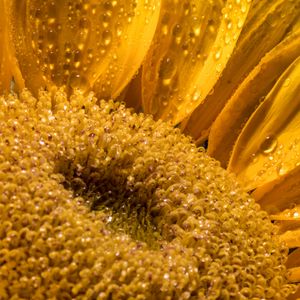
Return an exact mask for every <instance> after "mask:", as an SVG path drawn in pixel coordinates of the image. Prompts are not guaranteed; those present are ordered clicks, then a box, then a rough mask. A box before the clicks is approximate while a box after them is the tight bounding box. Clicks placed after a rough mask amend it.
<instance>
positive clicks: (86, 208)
mask: <svg viewBox="0 0 300 300" xmlns="http://www.w3.org/2000/svg"><path fill="white" fill-rule="evenodd" d="M0 107H1V109H0V192H1V198H0V199H1V200H0V218H1V223H0V282H1V285H0V286H1V288H0V298H1V299H153V300H154V299H155V300H156V299H170V300H171V299H278V300H279V299H283V298H284V297H286V296H287V295H288V294H289V293H290V291H291V290H292V287H291V286H289V285H288V284H287V283H286V278H285V267H284V262H285V258H286V249H285V248H284V247H283V246H282V245H281V244H280V243H279V242H278V241H277V239H276V237H275V236H274V234H275V230H274V226H273V225H272V224H271V223H270V221H269V220H268V218H267V214H266V213H264V212H262V211H260V209H259V206H258V205H257V204H255V202H254V200H253V199H252V198H250V197H249V195H248V194H247V193H245V192H244V191H243V190H242V189H241V188H240V187H239V185H238V184H237V182H236V180H235V178H234V177H233V176H232V175H230V174H228V173H227V172H226V171H224V170H223V169H222V168H220V167H219V164H218V163H217V162H216V161H215V160H213V159H211V158H209V157H208V156H207V155H206V154H205V153H204V151H203V149H198V148H197V147H196V146H195V145H194V144H193V143H191V141H190V139H189V138H188V137H185V136H183V135H182V134H180V133H179V131H178V130H177V129H174V128H172V127H171V126H168V125H167V124H165V123H163V122H162V121H158V122H154V121H153V120H152V118H151V117H150V116H145V115H143V114H139V115H137V114H133V113H131V112H130V111H129V110H128V109H126V108H125V107H124V105H122V104H118V103H113V102H105V101H98V100H97V99H96V98H94V97H93V95H92V94H90V95H88V96H85V97H84V96H83V95H81V94H75V95H73V96H71V97H70V99H67V97H66V95H65V93H64V92H63V91H58V92H57V93H56V94H55V95H53V96H51V95H50V94H49V93H47V92H40V95H39V98H38V99H36V98H34V97H33V96H32V95H31V94H30V93H29V92H27V91H23V92H22V93H21V94H20V96H19V98H17V97H16V96H14V95H10V96H8V97H1V98H0Z"/></svg>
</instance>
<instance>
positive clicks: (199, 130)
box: [184, 0, 300, 141]
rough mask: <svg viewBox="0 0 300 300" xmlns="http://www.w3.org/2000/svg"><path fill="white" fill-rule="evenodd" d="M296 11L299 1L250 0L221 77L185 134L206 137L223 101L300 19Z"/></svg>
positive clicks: (195, 112) (195, 137) (199, 138)
mask: <svg viewBox="0 0 300 300" xmlns="http://www.w3.org/2000/svg"><path fill="white" fill-rule="evenodd" d="M299 11H300V2H299V1H286V0H274V1H269V0H255V1H254V2H253V5H252V7H251V9H250V12H249V17H248V18H247V20H246V23H245V26H244V28H243V31H242V33H241V36H240V38H239V40H238V43H237V45H236V49H235V51H234V52H233V54H232V56H231V58H230V59H229V61H228V63H227V66H226V68H225V69H224V71H223V73H222V77H221V78H220V80H219V81H218V82H217V84H216V85H215V86H214V89H213V90H212V91H211V94H210V95H208V96H207V97H206V99H205V100H204V102H203V103H202V105H200V106H198V107H197V109H196V110H195V111H194V112H193V114H192V115H191V117H190V118H189V120H188V121H187V122H186V123H185V128H184V132H185V133H187V134H189V135H191V136H193V138H194V139H195V140H199V141H202V140H203V139H205V138H207V135H208V133H209V129H210V127H211V125H212V123H213V122H214V120H215V119H216V117H217V116H218V114H219V113H220V112H221V110H222V109H223V107H224V105H225V103H226V102H227V101H228V100H229V99H230V97H231V96H232V94H233V93H234V91H235V90H236V89H237V87H238V86H239V84H241V82H242V81H243V80H244V79H245V77H246V76H247V74H249V72H250V71H251V70H252V69H253V68H254V67H255V66H256V65H257V64H258V63H259V61H260V60H261V58H262V57H263V56H264V55H265V54H266V53H267V52H268V51H270V50H271V49H272V48H273V47H274V46H276V45H277V44H278V43H279V42H280V41H281V40H282V39H283V37H284V36H285V35H286V32H287V31H288V29H289V28H290V27H291V26H292V24H293V22H295V20H297V18H299ZM241 101H242V100H241ZM208 112H209V113H208Z"/></svg>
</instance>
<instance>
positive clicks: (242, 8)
mask: <svg viewBox="0 0 300 300" xmlns="http://www.w3.org/2000/svg"><path fill="white" fill-rule="evenodd" d="M249 6H250V3H249V1H247V0H242V1H232V0H229V1H195V0H194V1H189V2H187V1H175V0H165V1H163V2H162V12H161V17H160V21H159V25H158V29H157V31H156V34H155V37H154V41H153V43H152V47H151V49H150V51H149V53H148V55H147V57H146V60H145V64H144V67H143V70H144V71H143V85H142V86H143V88H142V93H143V107H144V110H145V111H146V112H148V113H151V114H153V115H154V116H155V118H162V119H165V120H170V121H172V123H173V124H177V123H179V122H180V121H182V120H183V119H184V118H185V117H186V116H187V115H188V114H189V113H191V112H192V111H193V110H194V109H195V108H196V107H197V106H198V105H199V104H200V103H201V102H202V101H203V99H204V98H205V97H206V96H207V94H208V93H209V91H210V90H211V88H212V87H213V86H214V84H215V83H216V81H217V80H218V78H219V77H220V74H221V72H222V70H223V69H224V67H225V65H226V63H227V61H228V59H229V57H230V55H231V53H232V51H233V49H234V47H235V44H236V40H237V38H238V36H239V34H240V31H241V29H242V26H243V23H244V21H245V19H246V16H247V12H248V9H249Z"/></svg>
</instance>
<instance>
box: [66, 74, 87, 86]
mask: <svg viewBox="0 0 300 300" xmlns="http://www.w3.org/2000/svg"><path fill="white" fill-rule="evenodd" d="M88 85H89V83H88V80H87V78H86V77H85V76H83V75H81V74H79V73H72V74H71V77H70V86H71V88H73V89H82V90H84V89H86V88H87V86H88Z"/></svg>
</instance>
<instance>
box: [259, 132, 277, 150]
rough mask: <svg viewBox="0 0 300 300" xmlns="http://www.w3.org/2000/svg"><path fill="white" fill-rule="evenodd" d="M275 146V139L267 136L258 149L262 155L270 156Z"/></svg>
mask: <svg viewBox="0 0 300 300" xmlns="http://www.w3.org/2000/svg"><path fill="white" fill-rule="evenodd" d="M277 144H278V142H277V139H276V138H275V137H274V136H273V135H268V136H267V137H266V138H265V140H264V141H263V143H262V144H261V146H260V149H261V151H262V152H263V153H264V154H270V153H272V152H274V150H275V149H276V147H277Z"/></svg>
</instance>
